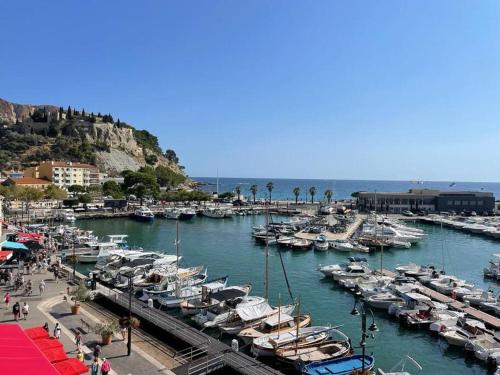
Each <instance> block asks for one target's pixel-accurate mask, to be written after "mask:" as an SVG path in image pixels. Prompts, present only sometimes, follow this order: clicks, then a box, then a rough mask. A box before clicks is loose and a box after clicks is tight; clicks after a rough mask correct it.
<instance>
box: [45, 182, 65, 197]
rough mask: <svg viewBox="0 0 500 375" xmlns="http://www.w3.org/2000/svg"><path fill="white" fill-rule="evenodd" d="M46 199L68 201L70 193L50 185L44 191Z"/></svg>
mask: <svg viewBox="0 0 500 375" xmlns="http://www.w3.org/2000/svg"><path fill="white" fill-rule="evenodd" d="M44 194H45V198H47V199H56V200H61V199H66V198H67V197H68V193H66V191H65V190H63V189H61V188H59V187H57V186H56V185H49V186H47V188H46V189H45V191H44Z"/></svg>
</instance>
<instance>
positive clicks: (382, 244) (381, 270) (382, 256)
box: [380, 216, 384, 275]
mask: <svg viewBox="0 0 500 375" xmlns="http://www.w3.org/2000/svg"><path fill="white" fill-rule="evenodd" d="M380 244H381V246H380V274H381V275H382V272H383V267H382V265H383V259H384V217H383V216H382V241H381V242H380Z"/></svg>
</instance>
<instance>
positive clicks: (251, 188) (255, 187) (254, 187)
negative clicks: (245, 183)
mask: <svg viewBox="0 0 500 375" xmlns="http://www.w3.org/2000/svg"><path fill="white" fill-rule="evenodd" d="M257 189H258V187H257V185H252V186H250V192H251V193H252V195H253V204H255V196H256V195H257Z"/></svg>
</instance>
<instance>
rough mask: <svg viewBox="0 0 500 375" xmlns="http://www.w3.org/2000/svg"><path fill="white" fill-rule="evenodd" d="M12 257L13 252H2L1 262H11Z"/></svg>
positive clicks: (0, 253)
mask: <svg viewBox="0 0 500 375" xmlns="http://www.w3.org/2000/svg"><path fill="white" fill-rule="evenodd" d="M11 257H12V251H9V250H0V262H4V261H6V260H9V259H10V258H11Z"/></svg>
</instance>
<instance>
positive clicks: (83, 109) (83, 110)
mask: <svg viewBox="0 0 500 375" xmlns="http://www.w3.org/2000/svg"><path fill="white" fill-rule="evenodd" d="M82 117H85V108H82Z"/></svg>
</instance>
